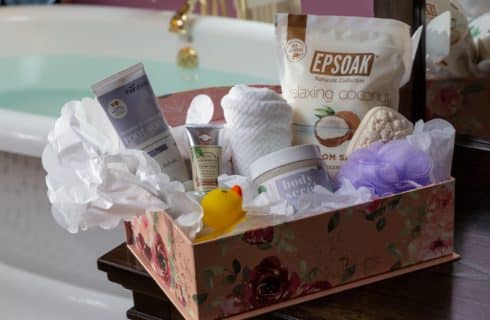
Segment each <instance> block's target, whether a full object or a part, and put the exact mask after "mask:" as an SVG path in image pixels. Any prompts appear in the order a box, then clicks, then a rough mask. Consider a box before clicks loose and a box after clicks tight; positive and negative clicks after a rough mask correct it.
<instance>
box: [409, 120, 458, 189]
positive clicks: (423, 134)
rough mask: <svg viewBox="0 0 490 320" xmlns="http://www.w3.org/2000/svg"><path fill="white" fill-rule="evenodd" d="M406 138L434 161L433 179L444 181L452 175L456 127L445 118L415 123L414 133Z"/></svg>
mask: <svg viewBox="0 0 490 320" xmlns="http://www.w3.org/2000/svg"><path fill="white" fill-rule="evenodd" d="M406 139H407V140H408V141H409V142H410V143H411V144H413V145H414V146H416V147H418V148H419V149H421V150H422V151H424V152H426V153H427V154H429V156H430V157H431V158H432V160H433V161H434V167H433V169H432V175H433V177H432V180H433V181H434V182H442V181H445V180H447V179H449V178H450V177H451V167H452V163H453V153H454V142H455V139H456V129H454V127H453V125H452V124H450V123H449V122H447V121H446V120H443V119H433V120H430V121H428V122H425V123H424V121H422V120H419V121H418V122H417V123H415V127H414V129H413V134H412V135H410V136H408V137H406Z"/></svg>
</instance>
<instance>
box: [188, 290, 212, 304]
mask: <svg viewBox="0 0 490 320" xmlns="http://www.w3.org/2000/svg"><path fill="white" fill-rule="evenodd" d="M207 299H208V294H207V293H199V294H193V295H192V300H194V302H196V303H197V304H198V305H201V304H203V303H204V302H206V300H207Z"/></svg>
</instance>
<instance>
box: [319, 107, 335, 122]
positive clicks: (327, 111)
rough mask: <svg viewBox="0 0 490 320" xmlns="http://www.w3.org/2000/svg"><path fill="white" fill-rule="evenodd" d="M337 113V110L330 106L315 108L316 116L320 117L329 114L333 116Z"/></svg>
mask: <svg viewBox="0 0 490 320" xmlns="http://www.w3.org/2000/svg"><path fill="white" fill-rule="evenodd" d="M334 114H335V111H334V110H333V109H332V108H330V107H329V106H323V107H321V108H315V116H316V117H317V118H319V119H321V118H324V117H327V116H333V115H334Z"/></svg>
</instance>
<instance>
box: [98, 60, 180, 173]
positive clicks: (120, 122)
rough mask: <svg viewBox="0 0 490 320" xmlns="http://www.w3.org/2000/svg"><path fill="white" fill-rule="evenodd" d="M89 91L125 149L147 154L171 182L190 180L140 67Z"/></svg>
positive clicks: (119, 74)
mask: <svg viewBox="0 0 490 320" xmlns="http://www.w3.org/2000/svg"><path fill="white" fill-rule="evenodd" d="M92 91H93V92H94V93H95V95H96V96H97V100H98V101H99V103H100V104H101V105H102V108H103V109H104V111H105V113H106V114H107V117H108V118H109V120H110V121H111V123H112V125H113V127H114V129H115V130H116V131H117V133H118V135H119V137H120V138H121V140H122V142H123V144H124V146H126V148H128V149H140V150H143V151H146V152H147V153H148V154H149V155H150V156H151V157H152V158H154V159H155V160H156V161H157V162H158V164H159V165H160V167H161V168H162V171H163V172H165V173H166V174H168V175H169V177H170V179H172V180H179V181H187V180H189V179H190V177H189V173H188V171H187V167H186V165H185V162H184V160H183V159H182V157H181V155H180V153H179V150H178V148H177V145H176V143H175V140H174V137H173V136H172V134H171V132H170V129H169V127H168V125H167V122H166V121H165V118H164V117H163V114H162V113H161V112H160V108H159V105H158V102H157V99H156V97H155V94H154V93H153V89H152V87H151V85H150V82H149V80H148V77H147V76H146V72H145V69H144V67H143V64H141V63H138V64H136V65H134V66H132V67H129V68H128V69H125V70H122V71H120V72H118V73H116V74H114V75H112V76H110V77H108V78H106V79H104V80H102V81H99V82H97V83H96V84H94V85H93V86H92Z"/></svg>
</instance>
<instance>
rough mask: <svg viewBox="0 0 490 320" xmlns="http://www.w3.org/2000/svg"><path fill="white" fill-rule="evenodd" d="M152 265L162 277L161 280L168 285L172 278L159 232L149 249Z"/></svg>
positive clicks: (165, 249)
mask: <svg viewBox="0 0 490 320" xmlns="http://www.w3.org/2000/svg"><path fill="white" fill-rule="evenodd" d="M151 257H152V267H153V269H154V270H155V271H156V272H157V274H158V275H159V276H160V277H161V278H162V279H163V282H164V283H165V284H166V285H167V286H169V285H170V280H171V279H172V275H171V270H170V263H169V259H168V251H167V248H166V247H165V244H164V243H163V241H162V238H161V237H160V235H159V234H156V235H155V240H154V243H153V246H152V250H151Z"/></svg>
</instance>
